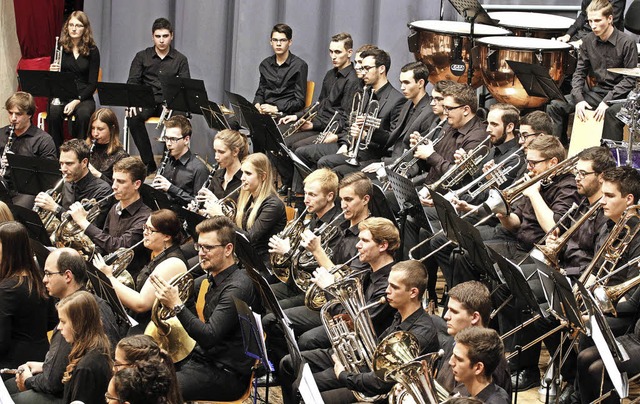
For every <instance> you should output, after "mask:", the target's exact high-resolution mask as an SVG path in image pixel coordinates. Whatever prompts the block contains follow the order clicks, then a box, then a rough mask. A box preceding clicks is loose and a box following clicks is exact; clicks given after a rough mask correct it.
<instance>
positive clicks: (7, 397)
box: [0, 383, 15, 404]
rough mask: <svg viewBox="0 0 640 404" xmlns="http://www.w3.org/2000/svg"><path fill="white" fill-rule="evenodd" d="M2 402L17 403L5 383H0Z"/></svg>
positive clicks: (0, 403) (1, 403) (0, 402)
mask: <svg viewBox="0 0 640 404" xmlns="http://www.w3.org/2000/svg"><path fill="white" fill-rule="evenodd" d="M0 404H15V403H14V401H13V400H12V399H11V396H10V395H9V391H8V390H7V386H5V385H4V383H0Z"/></svg>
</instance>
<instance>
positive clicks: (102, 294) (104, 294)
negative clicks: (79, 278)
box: [86, 261, 131, 327]
mask: <svg viewBox="0 0 640 404" xmlns="http://www.w3.org/2000/svg"><path fill="white" fill-rule="evenodd" d="M86 265H87V276H88V277H89V280H90V281H91V285H92V286H93V291H94V292H95V294H96V296H98V297H99V298H101V299H103V300H105V301H106V302H107V303H109V306H111V309H112V310H113V313H114V314H115V315H116V317H117V318H118V319H119V320H120V321H124V322H125V323H126V324H128V325H129V327H131V320H130V319H129V316H128V315H127V312H126V311H125V308H124V306H123V305H122V302H121V301H120V298H118V294H117V293H116V291H115V289H114V288H113V285H112V284H111V281H110V280H109V278H108V277H107V275H105V274H103V273H102V271H100V270H99V269H98V268H96V267H95V266H94V265H93V263H92V262H91V261H86Z"/></svg>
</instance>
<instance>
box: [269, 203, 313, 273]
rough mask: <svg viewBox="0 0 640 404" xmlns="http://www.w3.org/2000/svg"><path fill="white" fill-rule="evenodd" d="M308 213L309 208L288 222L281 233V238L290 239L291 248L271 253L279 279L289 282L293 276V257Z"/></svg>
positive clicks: (270, 259) (274, 269)
mask: <svg viewBox="0 0 640 404" xmlns="http://www.w3.org/2000/svg"><path fill="white" fill-rule="evenodd" d="M306 215H307V209H306V208H305V210H304V211H303V212H302V213H301V214H300V216H298V217H297V218H296V219H295V220H294V221H292V222H291V223H289V224H287V227H285V228H284V230H282V231H281V232H280V233H278V236H277V237H279V238H281V239H286V238H288V239H289V245H290V249H289V251H288V252H286V253H284V254H279V253H271V254H269V261H270V262H271V269H272V270H273V273H274V274H275V275H276V277H277V278H278V279H280V280H281V281H282V282H284V283H287V282H288V281H289V277H290V276H291V263H292V260H291V257H292V256H293V255H294V254H295V252H296V250H297V248H298V245H299V244H300V235H301V234H302V232H303V231H304V228H305V226H304V218H305V216H306Z"/></svg>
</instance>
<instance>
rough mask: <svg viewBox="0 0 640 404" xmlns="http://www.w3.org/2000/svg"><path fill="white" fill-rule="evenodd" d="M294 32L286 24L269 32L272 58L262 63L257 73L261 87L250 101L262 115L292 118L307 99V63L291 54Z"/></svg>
mask: <svg viewBox="0 0 640 404" xmlns="http://www.w3.org/2000/svg"><path fill="white" fill-rule="evenodd" d="M292 38H293V30H292V29H291V27H290V26H288V25H287V24H276V25H274V26H273V28H272V29H271V39H270V41H269V42H270V43H271V48H272V49H273V53H274V54H273V56H269V57H268V58H266V59H264V60H263V61H262V62H261V63H260V66H259V67H258V70H259V71H260V83H259V84H258V89H257V90H256V95H255V97H254V98H253V103H254V104H255V106H256V108H258V111H260V112H262V113H264V114H273V115H278V114H284V115H288V114H295V113H296V112H298V111H301V110H302V109H303V108H304V104H305V99H306V95H307V70H308V66H307V62H305V61H304V60H302V59H300V58H299V57H298V56H296V55H294V54H293V53H291V51H290V50H289V47H290V46H291V44H292V43H293V39H292Z"/></svg>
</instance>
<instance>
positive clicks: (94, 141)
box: [89, 139, 97, 161]
mask: <svg viewBox="0 0 640 404" xmlns="http://www.w3.org/2000/svg"><path fill="white" fill-rule="evenodd" d="M96 142H97V140H96V139H93V140H91V146H89V161H91V156H93V150H94V149H95V148H96Z"/></svg>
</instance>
